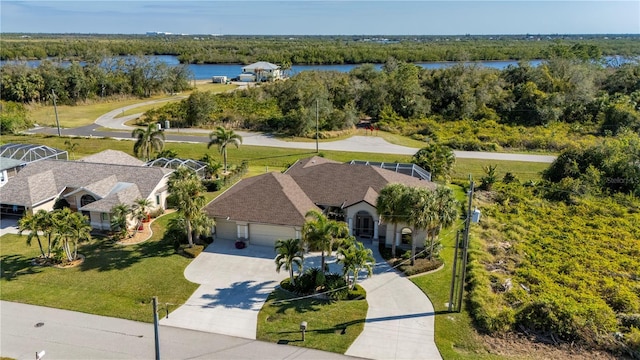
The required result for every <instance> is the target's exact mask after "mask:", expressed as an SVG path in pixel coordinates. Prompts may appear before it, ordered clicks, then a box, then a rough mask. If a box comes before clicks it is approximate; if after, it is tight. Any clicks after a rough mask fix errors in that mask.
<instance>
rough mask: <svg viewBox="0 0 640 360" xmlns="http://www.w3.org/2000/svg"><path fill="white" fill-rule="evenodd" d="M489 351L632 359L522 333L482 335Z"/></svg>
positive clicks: (567, 359) (549, 359)
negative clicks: (538, 339) (547, 341)
mask: <svg viewBox="0 0 640 360" xmlns="http://www.w3.org/2000/svg"><path fill="white" fill-rule="evenodd" d="M480 337H481V339H482V341H483V342H484V344H485V347H486V349H487V351H489V353H491V354H496V355H501V356H504V357H507V358H510V359H522V360H525V359H535V360H620V359H630V358H627V357H621V356H615V355H612V354H610V353H607V352H604V351H598V350H589V349H584V348H581V347H579V346H575V345H572V344H570V343H559V344H557V345H556V344H547V343H544V342H541V341H537V340H535V339H534V338H530V337H526V336H524V335H520V334H515V333H511V334H506V335H504V336H501V337H493V336H488V335H480Z"/></svg>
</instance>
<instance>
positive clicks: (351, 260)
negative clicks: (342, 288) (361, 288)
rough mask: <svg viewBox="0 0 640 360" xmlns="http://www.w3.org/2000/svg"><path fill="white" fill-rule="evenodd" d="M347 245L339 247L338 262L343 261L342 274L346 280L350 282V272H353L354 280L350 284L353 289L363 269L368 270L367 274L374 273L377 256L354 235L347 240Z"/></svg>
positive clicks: (369, 275)
mask: <svg viewBox="0 0 640 360" xmlns="http://www.w3.org/2000/svg"><path fill="white" fill-rule="evenodd" d="M347 244H348V245H347V246H342V247H340V248H339V249H338V255H339V256H340V257H339V258H338V262H339V263H342V275H343V276H344V280H345V281H346V282H347V283H349V273H351V274H353V282H352V283H351V284H350V285H349V287H350V288H351V289H353V288H354V287H355V286H356V284H357V283H358V275H359V274H360V271H361V270H366V271H367V276H368V277H371V275H372V274H373V266H372V264H373V263H375V258H374V257H373V251H371V249H366V248H365V247H364V245H363V244H362V243H361V242H359V241H356V240H355V238H354V237H353V236H352V237H350V241H348V242H347Z"/></svg>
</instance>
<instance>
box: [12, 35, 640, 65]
mask: <svg viewBox="0 0 640 360" xmlns="http://www.w3.org/2000/svg"><path fill="white" fill-rule="evenodd" d="M555 44H563V45H567V46H569V47H575V48H578V49H580V51H579V52H578V53H579V55H578V56H579V57H581V58H583V59H586V58H600V57H601V56H603V55H605V56H606V55H620V56H627V57H628V56H638V55H640V36H638V35H632V34H630V35H609V36H606V35H534V34H532V35H511V36H510V35H495V36H471V35H458V36H455V35H452V36H369V37H363V36H293V35H292V36H228V35H225V36H211V35H192V36H176V35H173V36H143V35H80V34H75V35H74V34H59V35H55V34H51V35H46V34H3V36H2V39H1V40H0V59H2V60H28V59H45V58H56V59H58V60H62V59H64V60H71V59H76V60H88V61H91V60H97V59H102V58H104V57H108V56H114V55H119V56H124V55H176V56H178V57H179V59H180V61H181V62H183V63H220V64H222V63H227V64H249V63H252V62H256V61H269V62H272V63H276V64H280V65H285V66H286V64H363V63H378V64H380V63H383V62H384V61H385V60H386V59H387V58H388V57H390V56H391V57H394V58H396V59H398V60H399V61H402V62H427V61H466V60H530V59H548V58H549V57H551V56H554V52H555V50H554V48H553V47H552V45H555ZM555 55H557V54H555Z"/></svg>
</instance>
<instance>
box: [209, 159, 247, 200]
mask: <svg viewBox="0 0 640 360" xmlns="http://www.w3.org/2000/svg"><path fill="white" fill-rule="evenodd" d="M247 171H249V162H248V161H247V160H243V161H242V163H240V166H237V167H235V168H233V169H231V171H229V174H228V175H226V176H223V177H221V178H219V179H215V180H212V179H211V180H210V179H207V180H203V181H202V185H204V187H205V188H206V189H207V191H209V192H213V191H218V190H221V189H222V188H224V187H225V186H227V185H231V184H233V183H234V182H236V181H237V180H239V179H240V178H241V177H242V176H244V175H245V174H246V173H247Z"/></svg>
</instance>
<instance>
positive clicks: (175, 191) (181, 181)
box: [168, 170, 206, 247]
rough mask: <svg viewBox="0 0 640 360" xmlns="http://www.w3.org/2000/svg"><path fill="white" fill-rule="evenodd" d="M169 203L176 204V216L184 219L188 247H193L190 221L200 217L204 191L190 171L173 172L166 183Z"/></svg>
mask: <svg viewBox="0 0 640 360" xmlns="http://www.w3.org/2000/svg"><path fill="white" fill-rule="evenodd" d="M168 188H169V193H170V195H169V198H170V201H171V202H173V203H174V204H176V209H177V210H178V214H180V215H181V216H183V217H184V220H185V231H186V233H187V240H188V242H189V247H192V246H193V230H192V221H193V219H195V218H196V217H197V216H199V215H200V210H202V208H203V207H204V205H205V203H206V200H205V197H204V192H205V191H206V189H205V188H204V186H203V185H202V182H201V181H200V179H198V177H197V176H196V175H195V174H194V173H193V171H190V170H181V171H175V172H173V173H172V174H171V176H170V177H169V182H168Z"/></svg>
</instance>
